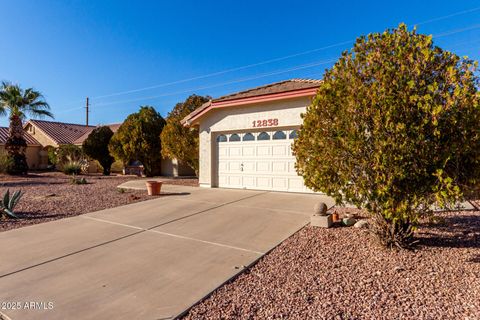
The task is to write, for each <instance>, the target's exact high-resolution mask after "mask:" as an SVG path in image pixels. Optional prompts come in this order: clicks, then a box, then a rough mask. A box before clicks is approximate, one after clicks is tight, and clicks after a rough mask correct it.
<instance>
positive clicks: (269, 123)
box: [252, 119, 278, 128]
mask: <svg viewBox="0 0 480 320" xmlns="http://www.w3.org/2000/svg"><path fill="white" fill-rule="evenodd" d="M252 125H253V127H254V128H260V127H274V126H278V119H265V120H254V121H253V122H252Z"/></svg>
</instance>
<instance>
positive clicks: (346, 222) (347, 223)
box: [342, 218, 357, 227]
mask: <svg viewBox="0 0 480 320" xmlns="http://www.w3.org/2000/svg"><path fill="white" fill-rule="evenodd" d="M355 222H357V220H355V219H354V218H343V219H342V224H343V225H344V226H347V227H350V226H353V225H354V224H355Z"/></svg>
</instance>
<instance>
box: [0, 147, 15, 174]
mask: <svg viewBox="0 0 480 320" xmlns="http://www.w3.org/2000/svg"><path fill="white" fill-rule="evenodd" d="M12 166H13V159H12V157H11V156H10V155H9V154H8V153H7V152H6V151H3V150H2V151H0V173H8V172H9V171H10V168H11V167H12Z"/></svg>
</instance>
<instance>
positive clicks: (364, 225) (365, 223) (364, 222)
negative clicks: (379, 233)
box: [353, 220, 368, 229]
mask: <svg viewBox="0 0 480 320" xmlns="http://www.w3.org/2000/svg"><path fill="white" fill-rule="evenodd" d="M353 226H354V227H355V228H359V229H366V228H368V221H367V220H358V221H357V222H356V223H355V224H354V225H353Z"/></svg>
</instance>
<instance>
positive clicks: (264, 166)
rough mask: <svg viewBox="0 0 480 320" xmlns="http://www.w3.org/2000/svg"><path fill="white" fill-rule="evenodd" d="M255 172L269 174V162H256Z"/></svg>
mask: <svg viewBox="0 0 480 320" xmlns="http://www.w3.org/2000/svg"><path fill="white" fill-rule="evenodd" d="M257 172H270V162H269V161H258V162H257Z"/></svg>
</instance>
